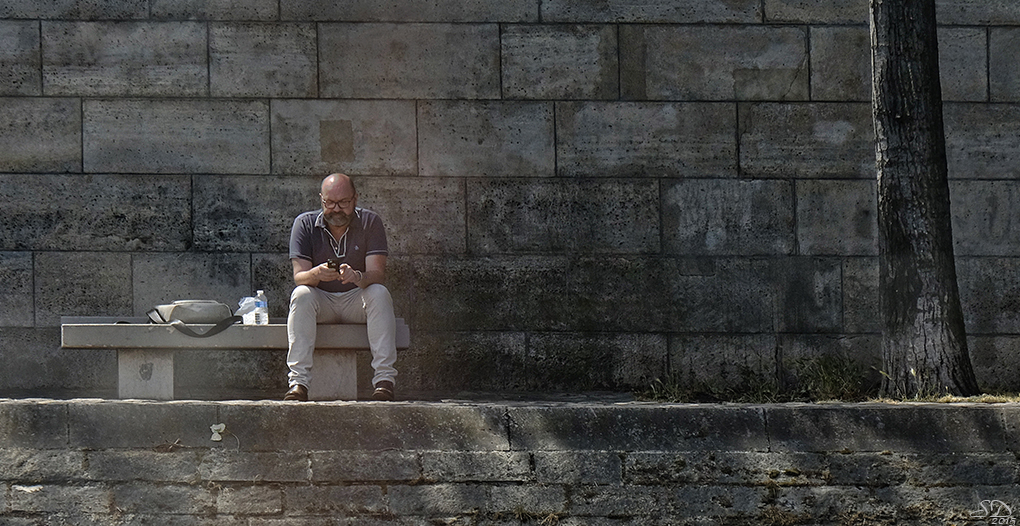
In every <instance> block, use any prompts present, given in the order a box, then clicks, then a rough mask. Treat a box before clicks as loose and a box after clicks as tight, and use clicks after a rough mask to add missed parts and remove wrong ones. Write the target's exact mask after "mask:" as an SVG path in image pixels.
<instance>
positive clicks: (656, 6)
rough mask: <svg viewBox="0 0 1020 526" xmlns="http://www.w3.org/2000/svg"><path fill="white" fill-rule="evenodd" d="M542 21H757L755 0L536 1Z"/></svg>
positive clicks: (664, 22) (757, 10)
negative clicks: (682, 0) (539, 6)
mask: <svg viewBox="0 0 1020 526" xmlns="http://www.w3.org/2000/svg"><path fill="white" fill-rule="evenodd" d="M540 5H541V9H542V20H543V21H545V22H607V23H618V22H623V23H630V22H633V23H663V24H669V23H678V24H693V23H699V22H702V23H706V22H707V23H745V24H753V23H757V22H761V16H762V15H761V8H760V5H759V2H758V1H757V0H704V1H698V2H675V1H671V0H651V1H640V2H631V1H628V2H591V1H590V0H545V1H543V2H541V3H540Z"/></svg>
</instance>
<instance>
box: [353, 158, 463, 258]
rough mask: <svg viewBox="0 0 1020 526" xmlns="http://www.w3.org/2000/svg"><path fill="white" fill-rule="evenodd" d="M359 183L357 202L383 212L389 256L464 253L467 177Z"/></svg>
mask: <svg viewBox="0 0 1020 526" xmlns="http://www.w3.org/2000/svg"><path fill="white" fill-rule="evenodd" d="M355 184H356V185H357V188H358V205H359V206H362V207H364V208H368V209H370V210H373V211H375V212H377V213H379V215H380V216H382V219H383V223H384V224H385V225H386V241H387V243H388V245H389V250H390V255H401V254H463V253H464V252H465V250H466V245H467V240H466V238H467V232H466V230H467V223H468V221H467V219H466V216H467V213H466V212H465V207H466V206H467V205H466V204H465V195H464V194H465V190H464V187H465V185H466V183H465V182H464V180H463V179H460V178H457V179H445V178H431V177H430V178H427V179H426V178H418V177H402V178H388V177H361V178H358V179H357V180H356V181H355ZM408 196H414V198H413V199H409V198H408Z"/></svg>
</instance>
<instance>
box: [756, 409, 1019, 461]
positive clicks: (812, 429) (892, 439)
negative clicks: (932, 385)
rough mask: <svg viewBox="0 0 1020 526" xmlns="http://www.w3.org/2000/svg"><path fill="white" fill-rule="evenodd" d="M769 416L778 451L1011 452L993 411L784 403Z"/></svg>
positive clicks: (772, 444)
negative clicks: (960, 430) (964, 430)
mask: <svg viewBox="0 0 1020 526" xmlns="http://www.w3.org/2000/svg"><path fill="white" fill-rule="evenodd" d="M765 412H766V415H767V418H768V423H769V434H770V444H771V447H772V450H773V451H801V452H811V451H849V452H859V451H885V450H892V451H901V452H907V453H925V452H931V451H939V452H944V453H972V452H994V453H1001V452H1005V451H1006V449H1005V448H1006V444H1005V433H1004V429H1003V423H1002V420H1001V419H1000V417H999V415H998V412H997V411H996V410H995V409H994V407H991V406H979V405H962V406H961V405H949V404H933V405H928V406H926V405H914V404H901V405H886V404H878V403H875V404H833V405H809V404H784V405H777V406H770V407H768V408H767V409H765ZM959 429H966V430H967V432H966V433H959V432H956V431H955V430H959Z"/></svg>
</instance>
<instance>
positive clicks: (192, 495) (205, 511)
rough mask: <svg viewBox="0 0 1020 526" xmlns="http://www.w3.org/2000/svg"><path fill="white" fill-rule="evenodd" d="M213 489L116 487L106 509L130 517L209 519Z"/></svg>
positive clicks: (146, 485) (213, 504)
mask: <svg viewBox="0 0 1020 526" xmlns="http://www.w3.org/2000/svg"><path fill="white" fill-rule="evenodd" d="M214 489H215V486H209V485H180V484H175V485H163V484H153V483H147V482H135V483H131V484H118V485H115V486H113V487H112V488H111V490H110V491H111V492H112V493H113V499H112V503H109V504H107V509H109V508H110V507H115V509H119V510H123V512H124V513H129V514H134V513H145V512H147V513H155V514H160V515H164V516H165V515H166V514H170V513H174V514H179V515H209V514H213V513H215V510H216V500H217V496H218V495H219V492H218V491H214Z"/></svg>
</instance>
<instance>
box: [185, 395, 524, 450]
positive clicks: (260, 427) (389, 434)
mask: <svg viewBox="0 0 1020 526" xmlns="http://www.w3.org/2000/svg"><path fill="white" fill-rule="evenodd" d="M327 404H329V405H330V406H331V407H332V410H331V411H329V412H328V414H327V413H323V412H322V410H321V409H317V407H319V404H303V405H294V404H283V403H279V404H277V403H272V404H271V405H265V406H262V407H259V408H258V409H254V408H253V407H252V406H248V405H245V404H228V405H223V406H221V407H219V408H218V411H219V418H220V420H221V421H222V422H224V423H226V424H227V426H228V427H229V428H230V429H232V430H233V432H234V434H236V435H237V436H238V437H239V438H240V439H241V440H242V441H243V442H244V443H249V444H250V445H249V446H247V448H248V449H249V450H253V451H267V450H268V451H271V450H277V449H284V450H286V449H313V450H324V451H332V450H344V451H346V450H372V451H378V450H385V449H389V448H396V449H450V450H464V451H472V450H490V449H496V450H505V449H508V444H507V440H508V439H507V435H506V428H505V424H504V420H503V419H504V414H503V409H502V408H499V407H493V406H477V405H476V406H467V405H458V404H450V405H443V406H437V407H435V408H430V409H428V410H426V409H424V407H420V406H416V405H413V404H399V403H398V404H372V403H357V402H353V403H345V402H327ZM311 421H314V422H316V425H314V426H309V425H308V422H311ZM352 421H357V422H359V425H357V426H352V425H350V422H352ZM205 431H208V426H206V427H205ZM205 438H208V437H205Z"/></svg>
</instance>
